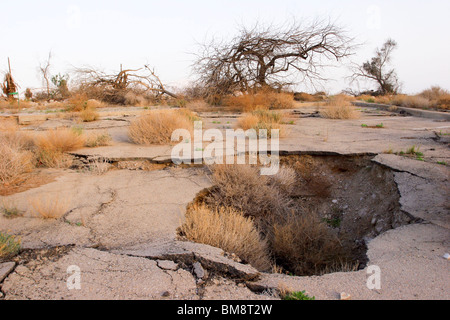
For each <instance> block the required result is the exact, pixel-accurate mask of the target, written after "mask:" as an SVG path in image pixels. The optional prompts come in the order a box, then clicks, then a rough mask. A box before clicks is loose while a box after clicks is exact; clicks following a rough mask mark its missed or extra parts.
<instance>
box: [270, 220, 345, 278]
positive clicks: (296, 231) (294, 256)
mask: <svg viewBox="0 0 450 320" xmlns="http://www.w3.org/2000/svg"><path fill="white" fill-rule="evenodd" d="M271 249H272V251H273V255H274V258H275V260H276V262H277V264H279V265H282V266H283V267H285V268H286V269H288V270H290V271H292V272H294V273H295V274H301V275H313V274H317V272H319V271H320V270H323V269H324V268H327V266H330V265H334V264H336V263H338V262H340V261H341V260H343V259H345V252H344V250H343V247H342V245H341V243H340V241H339V239H338V237H337V236H336V235H335V234H333V233H332V232H331V231H330V230H329V228H328V227H327V225H326V224H325V223H324V222H323V221H321V220H320V219H319V217H318V216H317V215H316V214H314V213H311V212H304V213H303V214H292V215H288V216H287V217H285V219H284V221H275V222H274V224H273V240H272V246H271Z"/></svg>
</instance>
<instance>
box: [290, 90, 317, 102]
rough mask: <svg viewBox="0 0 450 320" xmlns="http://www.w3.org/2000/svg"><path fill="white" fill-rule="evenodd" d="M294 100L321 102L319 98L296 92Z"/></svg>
mask: <svg viewBox="0 0 450 320" xmlns="http://www.w3.org/2000/svg"><path fill="white" fill-rule="evenodd" d="M294 98H295V100H297V101H301V102H317V101H321V100H322V99H321V98H320V97H317V96H314V95H312V94H309V93H306V92H296V93H295V94H294Z"/></svg>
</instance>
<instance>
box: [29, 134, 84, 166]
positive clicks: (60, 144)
mask: <svg viewBox="0 0 450 320" xmlns="http://www.w3.org/2000/svg"><path fill="white" fill-rule="evenodd" d="M35 141H36V146H37V152H36V153H37V159H38V162H39V163H40V164H41V165H43V166H45V167H50V168H66V167H69V166H70V165H71V157H70V156H68V155H66V154H65V152H68V151H73V150H76V149H79V148H82V147H83V146H84V143H85V138H84V136H83V135H82V133H81V132H80V131H77V130H75V129H68V128H64V129H53V130H49V131H47V132H46V133H44V134H41V135H39V136H38V137H37V138H36V140H35Z"/></svg>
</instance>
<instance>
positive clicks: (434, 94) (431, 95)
mask: <svg viewBox="0 0 450 320" xmlns="http://www.w3.org/2000/svg"><path fill="white" fill-rule="evenodd" d="M448 94H450V92H448V91H447V90H445V89H443V88H441V87H439V86H432V87H431V88H429V89H426V90H423V91H422V92H421V93H420V94H419V96H421V97H422V98H425V99H427V100H429V101H437V100H439V98H441V97H442V96H445V95H448Z"/></svg>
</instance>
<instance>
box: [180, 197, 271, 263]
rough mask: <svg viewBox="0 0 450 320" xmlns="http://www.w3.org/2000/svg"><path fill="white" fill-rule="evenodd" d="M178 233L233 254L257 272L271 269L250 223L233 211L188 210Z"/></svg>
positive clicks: (248, 219) (264, 250) (199, 208)
mask: <svg viewBox="0 0 450 320" xmlns="http://www.w3.org/2000/svg"><path fill="white" fill-rule="evenodd" d="M179 233H180V235H182V236H184V237H186V238H187V239H188V240H191V241H195V242H198V243H203V244H207V245H210V246H214V247H218V248H221V249H223V250H224V251H226V252H229V253H234V254H236V255H237V256H238V257H239V258H240V259H241V260H243V261H244V262H247V263H250V264H251V265H252V266H253V267H255V268H256V269H258V270H260V271H267V270H270V268H271V263H270V258H269V255H268V250H267V243H266V242H265V241H264V240H261V238H260V235H259V232H258V230H257V229H256V228H255V226H254V224H253V222H252V219H250V218H246V217H244V216H243V214H242V213H241V212H239V211H237V210H235V209H232V208H224V207H217V208H216V209H214V210H211V209H209V208H208V207H206V206H193V207H190V208H189V209H188V211H187V213H186V219H185V222H184V223H183V225H182V226H181V227H180V229H179Z"/></svg>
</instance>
